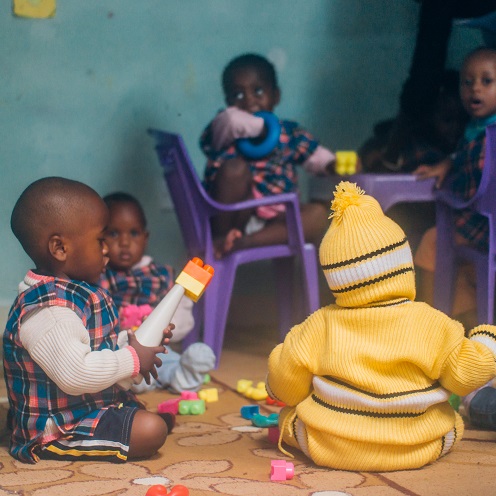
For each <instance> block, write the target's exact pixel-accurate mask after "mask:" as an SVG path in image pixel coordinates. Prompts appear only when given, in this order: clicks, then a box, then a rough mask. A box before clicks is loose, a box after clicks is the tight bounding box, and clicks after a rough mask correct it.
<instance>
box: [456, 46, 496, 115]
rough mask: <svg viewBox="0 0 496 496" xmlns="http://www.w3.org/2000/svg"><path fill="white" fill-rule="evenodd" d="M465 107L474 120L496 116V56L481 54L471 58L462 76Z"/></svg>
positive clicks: (461, 90)
mask: <svg viewBox="0 0 496 496" xmlns="http://www.w3.org/2000/svg"><path fill="white" fill-rule="evenodd" d="M460 96H461V99H462V103H463V106H464V108H465V110H466V111H467V112H468V114H469V115H470V116H471V117H472V118H474V119H484V118H485V117H489V116H490V115H493V114H496V56H495V55H494V54H488V53H484V52H482V53H479V54H475V55H474V56H472V57H471V58H469V59H468V60H467V61H466V62H465V64H464V65H463V68H462V71H461V75H460Z"/></svg>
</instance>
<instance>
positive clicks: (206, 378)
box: [203, 374, 212, 384]
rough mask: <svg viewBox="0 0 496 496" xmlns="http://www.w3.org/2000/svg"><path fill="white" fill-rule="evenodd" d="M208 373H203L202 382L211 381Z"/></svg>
mask: <svg viewBox="0 0 496 496" xmlns="http://www.w3.org/2000/svg"><path fill="white" fill-rule="evenodd" d="M211 380H212V379H211V377H210V374H205V377H204V378H203V384H208V383H209V382H210V381H211Z"/></svg>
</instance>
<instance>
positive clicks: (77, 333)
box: [19, 307, 139, 395]
mask: <svg viewBox="0 0 496 496" xmlns="http://www.w3.org/2000/svg"><path fill="white" fill-rule="evenodd" d="M19 338H20V340H21V343H22V345H23V346H24V347H25V349H26V350H27V352H28V353H29V354H30V355H31V357H32V359H33V360H34V361H35V362H36V363H37V364H38V365H39V366H40V367H41V368H42V369H43V371H44V372H45V373H46V374H47V376H48V377H49V378H50V379H52V380H53V382H54V383H55V384H56V385H57V386H58V387H59V388H60V389H62V391H64V392H65V393H66V394H70V395H81V394H85V393H96V392H99V391H102V390H103V389H106V388H108V387H110V386H112V385H113V384H116V383H117V382H119V381H120V380H122V379H127V378H129V377H134V376H136V375H137V373H138V370H139V360H138V357H137V356H136V352H135V351H134V350H133V349H132V348H130V347H125V348H122V349H119V350H117V351H112V350H109V349H105V350H101V351H92V349H91V347H90V337H89V334H88V330H87V329H86V328H85V326H84V325H83V322H82V321H81V319H80V318H79V317H78V315H77V314H76V313H75V312H74V311H73V310H71V309H70V308H65V307H43V308H41V309H39V310H34V311H33V312H30V313H28V314H27V316H26V318H25V319H24V320H23V321H22V323H21V329H20V332H19Z"/></svg>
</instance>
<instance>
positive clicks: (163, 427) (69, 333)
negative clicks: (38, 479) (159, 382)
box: [3, 177, 174, 463]
mask: <svg viewBox="0 0 496 496" xmlns="http://www.w3.org/2000/svg"><path fill="white" fill-rule="evenodd" d="M107 222H108V209H107V207H106V205H105V203H104V202H103V200H102V199H101V198H100V196H99V195H98V194H97V193H96V192H95V191H94V190H93V189H91V188H90V187H88V186H86V185H84V184H82V183H80V182H77V181H72V180H69V179H64V178H59V177H48V178H44V179H40V180H38V181H36V182H34V183H32V184H31V185H30V186H28V187H27V188H26V190H25V191H24V192H23V193H22V194H21V196H20V198H19V199H18V201H17V203H16V205H15V207H14V210H13V212H12V217H11V227H12V231H13V232H14V234H15V236H16V237H17V239H18V240H19V241H20V243H21V245H22V247H23V248H24V250H25V251H26V253H27V254H28V255H29V257H30V258H31V259H32V261H33V262H34V264H35V268H34V269H33V270H30V271H28V273H27V274H26V276H25V278H24V280H23V282H22V283H21V284H20V285H19V295H18V296H17V298H16V300H15V301H14V304H13V305H12V308H11V310H10V313H9V318H8V322H7V326H6V329H5V332H4V337H3V351H4V370H5V380H6V383H7V390H8V396H9V426H10V427H11V428H12V435H11V439H10V453H11V454H12V456H14V457H15V458H17V459H18V460H21V461H23V462H28V463H35V462H36V461H38V460H39V459H40V458H42V459H57V460H68V459H69V460H73V459H77V460H84V459H92V460H108V461H113V462H125V461H126V460H127V459H132V458H145V457H150V456H151V455H153V454H154V453H156V452H157V450H158V449H159V448H160V447H161V446H162V445H163V444H164V442H165V440H166V438H167V434H168V432H169V430H170V429H171V428H172V426H173V418H172V417H170V416H169V417H161V416H159V415H156V414H154V413H151V412H148V411H146V409H144V407H143V406H142V405H140V404H139V402H138V401H137V400H136V397H135V396H134V394H133V393H131V392H129V391H126V390H124V389H123V388H121V387H120V386H118V383H119V382H120V381H123V380H126V379H129V378H133V377H136V376H137V375H138V374H142V375H143V377H145V379H146V380H147V381H149V380H150V376H153V377H156V375H157V371H156V367H158V366H160V364H161V361H160V359H159V358H158V357H157V356H156V355H157V354H158V353H161V352H164V351H165V347H164V346H163V345H160V346H155V347H145V346H142V345H141V344H140V343H139V342H138V341H137V339H136V337H135V336H134V334H133V333H129V336H126V335H125V333H121V336H119V339H120V340H121V341H122V344H123V345H124V346H123V347H119V346H118V345H117V339H118V337H117V335H118V331H119V324H118V316H117V311H116V308H115V306H114V304H113V302H112V299H111V298H110V296H109V294H108V293H107V292H106V291H104V290H102V289H101V288H99V286H98V285H97V284H98V281H99V278H100V275H101V273H102V271H103V270H104V268H105V265H106V263H107V262H108V257H107V253H108V248H107V245H106V244H105V239H104V234H105V228H106V226H107ZM173 327H174V326H173V325H169V326H168V327H167V329H165V330H164V344H166V343H168V341H169V338H170V337H172V332H171V331H172V329H173ZM123 334H124V335H123ZM126 338H128V342H127V343H126V341H127V339H126Z"/></svg>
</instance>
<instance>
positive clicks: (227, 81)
mask: <svg viewBox="0 0 496 496" xmlns="http://www.w3.org/2000/svg"><path fill="white" fill-rule="evenodd" d="M247 67H252V68H254V69H255V70H256V71H258V72H259V73H260V74H261V75H262V77H263V78H264V80H265V81H266V82H267V83H269V84H270V85H271V86H272V88H273V89H278V88H279V85H278V83H277V73H276V70H275V67H274V65H273V64H272V63H271V62H269V61H268V60H267V59H266V58H265V57H263V56H262V55H258V54H256V53H245V54H243V55H240V56H239V57H236V58H234V59H232V60H231V61H230V62H229V63H228V64H227V65H226V67H225V68H224V71H223V72H222V89H223V90H224V93H225V94H227V93H228V92H229V87H230V85H231V84H232V78H233V75H234V73H235V72H236V71H238V70H240V69H245V68H247Z"/></svg>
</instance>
